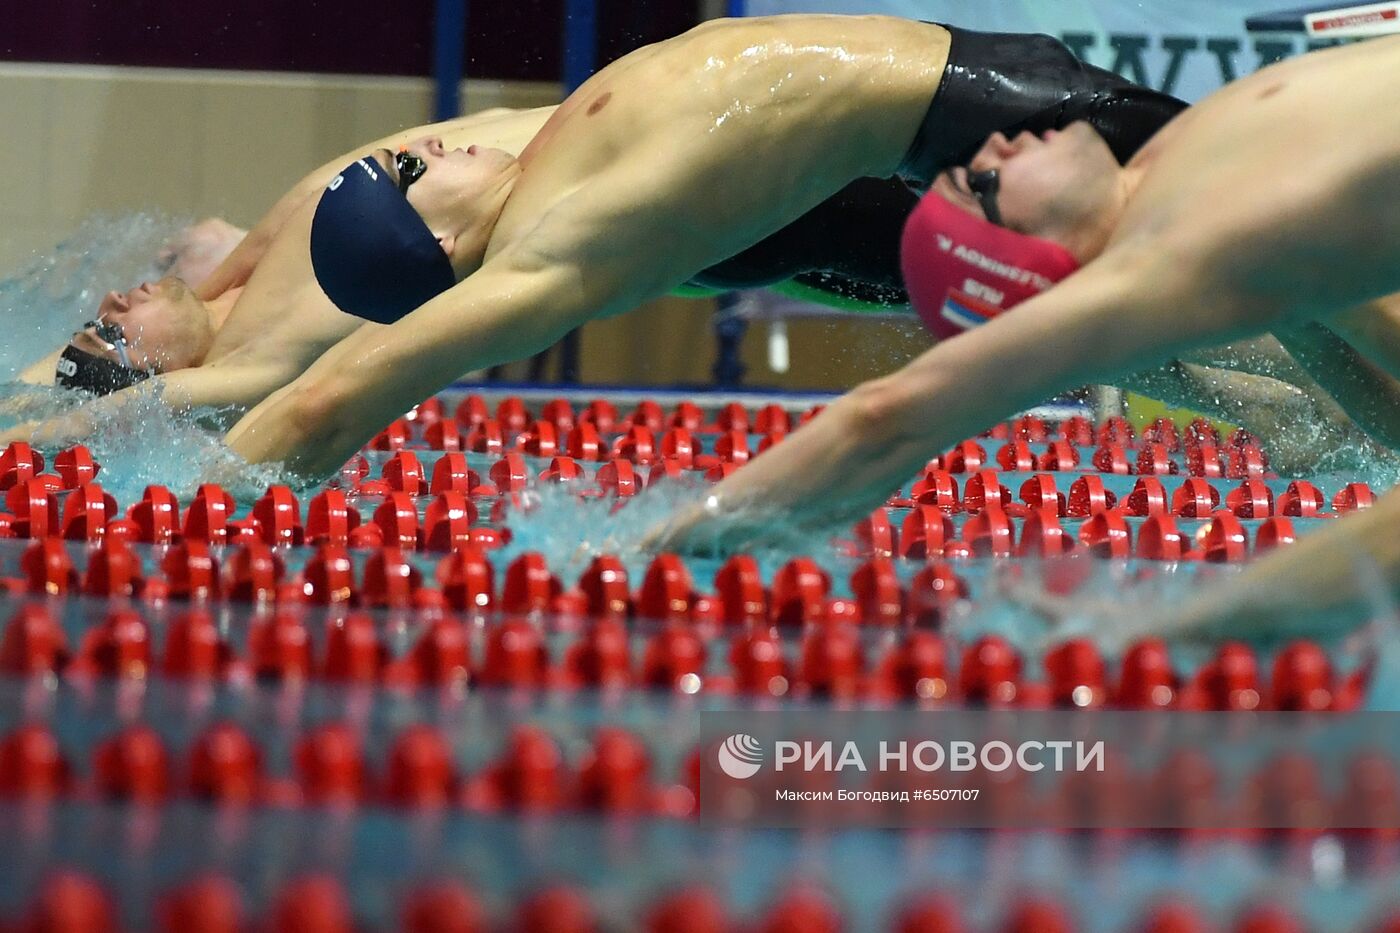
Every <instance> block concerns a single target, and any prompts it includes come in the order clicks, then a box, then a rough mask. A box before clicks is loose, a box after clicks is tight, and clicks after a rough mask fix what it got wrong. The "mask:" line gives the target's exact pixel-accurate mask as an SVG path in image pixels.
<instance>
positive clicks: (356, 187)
mask: <svg viewBox="0 0 1400 933" xmlns="http://www.w3.org/2000/svg"><path fill="white" fill-rule="evenodd" d="M311 267H312V269H314V270H315V272H316V281H318V282H320V283H321V288H322V289H323V290H324V291H325V293H326V295H327V296H329V297H330V299H331V301H333V302H334V303H335V306H336V307H337V308H339V309H340V310H342V311H344V312H346V313H347V314H353V315H355V316H356V317H362V318H364V319H366V320H369V321H377V322H378V323H380V324H392V323H393V322H394V321H397V320H398V319H399V318H401V317H403V316H404V315H406V314H408V313H409V312H410V311H412V310H414V309H415V308H417V307H418V306H419V305H421V304H423V303H424V302H426V301H428V300H429V299H430V298H433V297H435V296H437V295H440V294H442V293H443V292H445V291H447V290H448V289H449V288H451V287H452V286H453V285H456V284H457V276H456V275H455V274H453V272H452V263H451V262H449V261H448V259H447V254H446V253H445V252H443V249H442V246H441V244H439V243H438V241H437V237H435V236H433V233H432V231H431V230H429V229H428V225H427V224H425V223H423V218H421V217H419V216H418V212H417V211H415V210H414V209H413V207H412V206H411V205H410V204H409V203H408V199H407V198H405V197H404V196H403V195H402V194H400V193H399V189H398V187H397V186H396V185H395V184H394V181H393V179H392V178H391V177H390V176H389V173H388V172H387V171H385V170H384V169H383V168H382V167H381V166H380V165H379V164H378V163H377V162H375V161H374V160H373V159H371V158H370V157H368V156H366V157H365V158H363V159H358V160H356V161H355V162H352V163H351V164H350V165H348V166H346V168H345V170H344V171H342V172H341V173H340V174H339V175H337V176H336V177H335V180H334V181H332V182H331V183H330V185H328V186H327V187H326V190H325V192H324V193H323V194H322V195H321V202H320V203H319V204H318V205H317V206H316V216H315V217H314V218H313V219H312V221H311Z"/></svg>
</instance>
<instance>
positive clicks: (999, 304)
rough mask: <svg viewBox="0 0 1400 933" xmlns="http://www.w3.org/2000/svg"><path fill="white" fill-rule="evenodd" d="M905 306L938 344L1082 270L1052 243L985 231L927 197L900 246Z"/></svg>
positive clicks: (980, 223)
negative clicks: (936, 339) (932, 334)
mask: <svg viewBox="0 0 1400 933" xmlns="http://www.w3.org/2000/svg"><path fill="white" fill-rule="evenodd" d="M900 265H901V268H902V270H903V273H904V285H905V288H906V289H907V290H908V292H909V300H910V302H911V303H912V304H913V305H914V310H915V311H917V312H918V313H919V318H920V319H921V320H922V321H923V322H924V325H925V326H926V327H928V329H929V330H930V331H932V332H933V333H934V335H935V336H936V337H938V339H940V340H944V339H947V338H948V337H954V336H957V335H958V334H960V333H962V332H963V331H966V330H970V329H971V328H973V327H976V326H977V325H979V324H985V323H986V322H987V321H989V320H991V319H992V318H994V317H996V316H997V315H999V314H1002V313H1004V312H1006V311H1009V310H1011V309H1012V308H1014V307H1016V305H1018V304H1020V303H1021V302H1023V301H1026V300H1028V299H1030V298H1034V297H1035V296H1036V295H1039V294H1040V293H1041V292H1043V291H1045V290H1046V289H1048V288H1050V287H1051V286H1052V285H1054V284H1055V283H1056V282H1058V281H1060V280H1061V279H1064V278H1067V277H1068V276H1069V275H1070V274H1071V273H1073V272H1074V271H1075V270H1076V269H1078V268H1079V262H1078V260H1076V259H1075V258H1074V256H1073V255H1072V254H1071V253H1070V252H1069V250H1067V249H1065V248H1064V247H1063V246H1060V245H1059V244H1058V243H1053V242H1051V241H1050V240H1043V239H1040V238H1039V237H1033V236H1027V235H1026V234H1024V233H1017V232H1016V231H1014V230H1008V229H1006V228H1005V227H998V226H996V225H995V224H991V223H988V222H987V221H985V220H983V219H982V218H981V217H977V216H974V215H973V214H970V213H968V212H967V211H965V210H963V209H962V208H960V207H957V206H955V205H953V204H951V203H949V202H948V201H947V200H946V199H944V198H943V196H942V195H940V194H938V193H937V192H933V191H930V192H929V193H928V194H926V195H925V196H924V198H923V200H922V201H920V202H919V205H918V206H917V207H916V208H914V211H913V213H911V214H910V215H909V219H908V221H906V222H905V225H904V236H903V239H902V241H901V244H900Z"/></svg>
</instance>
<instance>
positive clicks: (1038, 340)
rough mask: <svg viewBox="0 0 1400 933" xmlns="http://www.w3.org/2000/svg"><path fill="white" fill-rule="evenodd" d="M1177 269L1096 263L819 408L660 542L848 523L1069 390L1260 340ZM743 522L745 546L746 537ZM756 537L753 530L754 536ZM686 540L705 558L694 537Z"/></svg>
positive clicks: (1114, 257) (1245, 318)
mask: <svg viewBox="0 0 1400 933" xmlns="http://www.w3.org/2000/svg"><path fill="white" fill-rule="evenodd" d="M1184 263H1185V260H1184V259H1182V257H1180V256H1175V257H1172V256H1170V253H1169V252H1168V251H1163V250H1160V249H1159V250H1145V249H1144V250H1135V249H1129V248H1119V249H1117V250H1114V251H1113V252H1110V253H1105V254H1104V255H1103V256H1102V257H1100V259H1098V260H1097V261H1095V263H1094V264H1093V265H1092V266H1090V267H1086V268H1085V269H1084V270H1082V271H1081V272H1079V273H1078V274H1076V275H1074V276H1071V277H1070V278H1069V279H1066V280H1065V281H1064V282H1062V283H1060V284H1059V285H1058V286H1056V287H1055V288H1054V289H1052V290H1051V291H1049V292H1047V293H1045V294H1043V295H1041V296H1038V297H1037V298H1034V299H1032V300H1031V301H1029V302H1027V303H1026V304H1025V305H1024V306H1023V307H1021V308H1017V309H1016V312H1015V313H1014V314H1006V315H1002V316H1000V317H997V318H995V319H994V320H992V321H990V322H988V323H987V324H985V325H983V326H981V327H978V328H976V329H974V330H972V331H969V332H967V333H965V334H961V335H959V336H958V337H956V338H954V339H952V340H947V341H944V342H942V343H940V344H938V345H937V346H935V347H933V348H932V349H930V350H929V351H927V352H926V353H924V354H923V355H922V356H920V357H918V358H917V359H915V360H914V361H913V362H911V363H910V364H909V365H907V366H905V367H904V369H902V370H900V371H899V372H896V373H894V374H893V375H890V376H887V377H884V378H881V379H877V380H874V381H872V382H868V383H866V384H864V385H862V386H859V387H858V388H856V389H855V390H854V391H852V392H851V393H849V394H848V395H846V396H845V397H843V398H841V399H840V400H838V401H837V402H835V403H833V404H832V405H830V406H828V407H827V409H826V410H825V411H824V412H822V414H821V415H820V416H818V417H817V418H814V419H813V420H812V421H811V422H809V423H808V424H807V425H805V426H803V427H802V428H801V429H800V430H798V431H796V432H795V433H793V434H792V435H791V436H790V437H789V438H788V439H787V440H785V441H784V442H783V443H781V444H779V445H777V446H776V447H774V448H773V449H772V450H770V451H768V452H766V453H764V454H763V455H762V456H760V457H757V458H756V459H755V460H753V461H752V462H751V463H749V464H748V465H746V466H745V467H744V469H742V470H739V471H737V472H736V473H734V474H733V475H732V476H730V477H729V478H728V479H726V480H724V481H723V482H721V483H720V484H719V485H717V486H716V487H715V489H714V493H713V498H712V499H711V500H710V502H709V503H708V504H707V507H706V509H705V511H703V512H696V513H692V514H690V515H688V516H683V517H682V518H681V519H680V520H679V523H678V526H677V528H676V529H674V533H673V534H671V535H662V539H663V541H664V540H665V539H667V538H668V537H669V538H671V539H673V543H679V542H681V541H690V540H692V539H691V536H690V528H691V526H692V525H696V524H698V523H700V522H703V521H704V520H705V519H706V518H707V517H708V516H707V513H709V514H710V515H713V513H719V517H720V518H721V523H722V524H723V523H724V522H728V521H738V520H739V519H740V514H741V513H746V514H747V515H748V516H752V515H754V514H759V515H762V514H763V513H773V512H782V513H783V514H784V515H785V517H789V518H792V519H795V520H796V521H798V522H813V523H816V522H820V523H822V524H827V523H830V522H836V521H840V522H844V521H847V520H849V519H854V518H856V517H859V516H861V515H864V514H865V513H867V512H868V511H869V510H870V509H872V508H874V507H875V506H877V505H879V504H880V503H881V502H882V501H884V499H885V498H886V497H887V496H888V495H889V493H890V491H891V490H893V489H895V488H896V487H897V486H898V485H899V484H900V483H902V482H904V481H905V480H907V479H908V478H909V477H910V476H912V475H914V474H915V473H916V472H917V470H918V469H919V467H921V466H922V465H923V464H924V463H925V462H926V461H927V460H928V458H929V457H931V456H933V455H934V454H937V453H939V452H940V451H942V450H945V449H947V448H948V447H949V446H951V445H952V444H954V443H956V442H957V441H959V440H962V439H963V438H964V437H967V436H969V435H971V434H973V433H974V432H976V431H980V430H982V429H983V428H984V427H986V426H987V425H988V424H991V423H992V422H994V421H996V420H998V419H1000V418H1003V417H1006V416H1008V415H1010V414H1012V413H1014V412H1016V411H1019V410H1022V409H1024V408H1027V407H1030V406H1032V405H1034V404H1037V403H1039V402H1040V401H1042V400H1043V399H1045V398H1046V397H1048V396H1050V395H1052V394H1054V393H1055V392H1057V391H1060V390H1062V389H1064V388H1065V387H1067V386H1075V385H1084V384H1086V383H1100V382H1107V383H1113V382H1115V381H1116V380H1117V379H1118V378H1119V377H1121V376H1123V375H1125V374H1126V373H1129V372H1134V371H1137V370H1139V369H1141V368H1143V367H1144V366H1148V365H1153V364H1160V363H1162V362H1164V361H1165V360H1167V359H1169V358H1171V357H1174V356H1175V355H1176V354H1177V353H1178V352H1179V351H1181V350H1183V349H1186V348H1187V347H1189V346H1191V345H1196V344H1201V343H1206V342H1209V341H1218V340H1222V339H1223V340H1228V339H1233V338H1235V337H1239V336H1246V335H1248V334H1250V333H1258V332H1260V331H1262V330H1263V329H1264V328H1265V327H1266V326H1267V324H1268V321H1267V316H1266V315H1264V314H1261V313H1259V312H1257V311H1256V312H1253V313H1249V309H1251V308H1252V307H1257V306H1256V305H1251V303H1249V302H1244V301H1240V302H1236V303H1234V304H1233V305H1232V307H1234V308H1235V311H1236V314H1237V315H1238V317H1237V318H1236V319H1235V320H1234V321H1233V322H1231V323H1224V322H1222V316H1221V315H1220V314H1218V313H1214V314H1212V313H1210V312H1208V311H1206V310H1204V309H1200V308H1199V303H1198V302H1193V299H1194V298H1195V297H1196V292H1195V289H1196V287H1198V286H1199V285H1200V281H1201V279H1200V277H1199V276H1196V277H1193V276H1192V275H1190V274H1189V273H1183V271H1182V266H1183V264H1184ZM1202 275H1204V273H1202ZM1193 279H1194V281H1193ZM1222 293H1223V292H1216V294H1222ZM1187 309H1190V310H1187ZM1127 320H1131V322H1132V323H1131V326H1129V325H1128V324H1127V323H1126V321H1127ZM743 521H744V523H745V524H744V527H743V528H741V529H740V531H741V533H742V531H743V530H746V529H748V528H749V527H750V525H749V518H744V519H743ZM762 524H763V521H762V519H761V518H760V519H758V520H757V521H754V522H753V523H752V525H753V528H754V529H755V530H756V529H757V528H761V526H762ZM709 530H711V531H715V530H721V529H715V528H711V529H709ZM693 540H694V543H695V544H696V545H702V544H703V541H701V540H700V539H699V536H698V535H697V536H696V538H695V539H693Z"/></svg>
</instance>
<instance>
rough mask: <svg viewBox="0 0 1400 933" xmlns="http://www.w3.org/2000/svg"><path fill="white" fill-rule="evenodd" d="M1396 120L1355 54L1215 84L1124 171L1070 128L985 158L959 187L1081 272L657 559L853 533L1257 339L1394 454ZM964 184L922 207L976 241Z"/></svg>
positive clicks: (1386, 81)
mask: <svg viewBox="0 0 1400 933" xmlns="http://www.w3.org/2000/svg"><path fill="white" fill-rule="evenodd" d="M1396 100H1400V37H1392V38H1383V39H1373V40H1370V41H1368V42H1364V43H1360V44H1357V45H1351V46H1343V47H1340V48H1334V49H1327V50H1323V51H1319V52H1313V53H1310V54H1308V55H1304V56H1301V57H1299V58H1295V59H1290V60H1288V61H1285V62H1283V63H1280V64H1277V65H1273V66H1271V67H1269V68H1266V69H1264V70H1261V71H1259V72H1257V73H1255V74H1253V75H1250V76H1249V77H1246V78H1242V79H1240V80H1239V81H1237V82H1235V83H1233V84H1230V85H1227V86H1226V87H1225V88H1223V89H1222V90H1220V91H1219V92H1217V93H1216V94H1214V95H1212V96H1211V97H1209V98H1207V99H1206V100H1204V101H1202V102H1201V103H1199V104H1197V105H1196V106H1195V107H1193V108H1192V109H1191V110H1190V111H1189V112H1188V113H1187V114H1185V115H1183V117H1182V118H1181V119H1180V120H1177V121H1174V122H1173V123H1172V124H1170V125H1169V126H1167V127H1166V128H1165V129H1163V130H1162V131H1161V132H1160V133H1159V134H1158V135H1157V136H1156V137H1154V138H1153V139H1152V140H1151V141H1150V142H1149V143H1148V144H1147V146H1145V147H1144V148H1143V149H1142V150H1141V151H1140V152H1139V153H1138V154H1137V155H1136V156H1135V157H1134V158H1133V159H1132V160H1130V161H1129V163H1128V165H1127V166H1126V167H1122V168H1120V167H1119V166H1118V164H1117V162H1116V160H1115V158H1114V156H1113V153H1112V152H1111V151H1110V150H1109V148H1108V147H1107V146H1106V145H1105V143H1104V141H1103V140H1102V139H1101V138H1099V137H1098V136H1097V135H1096V134H1094V133H1092V132H1089V131H1088V130H1087V129H1086V130H1080V131H1074V132H1065V133H1061V134H1058V135H1056V136H1054V137H1053V138H1046V139H1040V138H1026V139H1022V140H1020V141H1019V142H1018V143H1016V144H1015V145H1013V146H1011V147H1010V148H1009V149H1002V148H1001V147H999V146H995V145H989V146H988V147H987V148H985V149H983V150H982V151H980V152H979V153H978V154H977V155H976V156H975V157H974V158H973V160H972V161H971V163H970V164H969V166H968V169H969V170H970V171H971V172H976V173H988V172H993V171H994V172H996V173H997V176H998V178H999V182H1000V184H999V187H998V190H997V191H996V192H995V194H994V195H992V197H994V198H995V214H996V217H997V218H999V219H1000V221H1001V223H1002V224H1004V225H1006V227H1009V228H1011V229H1013V230H1014V231H1015V232H1017V233H1019V234H1022V235H1033V236H1037V237H1050V238H1054V239H1055V240H1056V241H1057V242H1059V243H1061V244H1062V245H1063V244H1066V243H1077V244H1079V246H1078V247H1077V248H1078V249H1079V250H1081V259H1082V262H1083V268H1081V269H1080V270H1079V271H1078V272H1076V273H1075V274H1074V275H1072V276H1070V277H1069V278H1067V279H1065V280H1064V281H1063V282H1061V283H1059V284H1058V285H1056V286H1055V287H1053V288H1051V289H1049V290H1047V291H1045V292H1044V293H1042V294H1039V295H1038V296H1035V297H1032V298H1030V299H1029V300H1028V301H1026V302H1024V303H1023V304H1021V305H1019V306H1018V307H1016V308H1015V309H1014V310H1012V311H1010V312H1009V313H1005V314H1000V315H996V316H993V317H992V318H991V319H990V320H988V321H987V323H985V324H982V325H981V326H977V327H974V328H972V329H970V330H968V331H967V332H965V333H962V334H960V335H958V336H956V337H955V338H954V339H951V340H945V341H943V342H941V343H939V344H938V345H937V346H935V347H934V348H933V349H931V350H929V351H928V352H926V353H925V354H923V355H922V356H921V357H919V358H918V359H916V360H914V361H913V362H912V363H910V364H909V365H908V366H906V367H905V368H904V369H902V370H901V371H899V372H897V373H894V374H893V375H891V376H888V377H884V378H882V379H878V380H874V381H872V382H870V383H867V384H865V385H863V386H860V387H858V388H857V389H855V390H854V391H853V392H851V393H849V394H848V395H846V396H845V397H844V398H843V399H841V400H839V401H838V402H836V403H834V404H832V405H830V406H828V407H827V408H826V410H825V411H824V412H823V413H822V414H821V415H820V416H818V417H817V418H814V419H813V420H812V421H810V422H809V423H808V424H807V425H805V426H803V428H802V430H800V431H797V432H796V433H794V434H793V435H792V436H791V437H789V438H788V439H787V440H786V441H784V442H783V443H782V444H780V445H778V446H777V447H776V448H774V449H773V450H772V451H770V452H768V453H766V454H764V456H763V457H760V458H758V460H756V461H755V462H754V463H753V464H751V465H749V466H746V467H745V468H744V469H743V470H740V471H738V472H737V473H735V474H734V475H733V476H731V477H729V478H728V479H726V480H724V481H723V482H722V483H720V484H719V485H718V486H716V487H715V490H714V493H713V495H712V497H711V498H710V500H709V502H708V503H707V507H706V508H705V509H704V510H702V511H700V512H697V513H694V514H691V515H689V516H686V517H684V518H682V519H681V520H680V521H679V522H678V523H677V526H676V528H675V529H673V530H671V531H669V532H663V533H661V534H659V535H658V536H657V539H656V540H657V542H658V543H662V544H665V543H669V544H672V545H675V544H678V543H682V542H684V541H686V540H695V541H704V540H713V534H714V533H719V532H727V533H731V534H732V533H735V531H736V529H735V528H734V525H736V524H737V522H738V521H743V523H744V525H745V526H746V531H748V532H752V531H757V530H759V527H758V525H757V524H755V522H761V521H763V520H764V519H763V517H762V514H761V513H762V512H766V511H768V510H780V511H781V512H782V513H783V514H785V515H786V516H787V517H789V518H790V519H793V520H796V521H798V522H802V521H817V520H819V519H820V520H823V521H826V520H833V521H835V520H840V519H842V518H848V517H850V516H856V515H863V514H866V513H867V512H868V510H869V509H870V508H872V507H873V506H875V505H878V504H879V502H881V501H883V499H884V498H885V496H886V495H887V494H888V491H889V489H890V488H892V487H893V486H895V485H897V484H898V483H899V482H902V481H903V480H905V479H907V478H908V477H909V476H910V475H912V474H914V473H915V471H916V470H917V468H918V467H919V466H921V465H922V464H924V463H925V462H926V461H927V459H928V458H929V456H931V455H933V454H935V453H938V452H939V451H941V450H944V449H946V448H947V447H949V446H950V445H952V444H953V443H956V442H957V441H958V440H960V439H961V438H963V437H966V436H968V435H969V434H971V433H973V432H975V431H978V430H981V429H983V428H984V427H986V425H988V424H992V423H994V422H995V421H997V420H998V419H1000V418H1004V417H1006V416H1008V415H1010V414H1012V413H1014V412H1015V411H1017V410H1018V409H1022V408H1024V407H1027V406H1029V405H1033V404H1035V403H1037V402H1039V401H1040V400H1042V399H1044V398H1046V397H1048V396H1050V395H1052V394H1054V393H1055V392H1058V391H1062V390H1064V389H1067V388H1070V387H1073V386H1078V385H1083V384H1085V383H1092V382H1099V381H1105V380H1110V381H1111V380H1114V379H1117V378H1119V377H1121V376H1123V375H1124V374H1128V373H1132V372H1134V371H1136V370H1139V369H1141V368H1143V367H1146V366H1151V365H1158V364H1160V363H1162V362H1163V361H1165V360H1168V359H1170V358H1172V357H1174V356H1177V355H1179V354H1180V353H1182V352H1184V351H1188V350H1190V349H1193V348H1196V347H1200V346H1206V345H1210V344H1213V343H1219V342H1222V341H1225V340H1231V339H1238V338H1240V337H1246V336H1250V335H1254V334H1259V333H1263V332H1266V331H1268V332H1272V333H1274V334H1276V335H1277V336H1279V338H1280V339H1281V340H1282V342H1283V344H1284V345H1285V346H1286V347H1288V348H1289V349H1290V350H1291V351H1293V352H1294V355H1295V357H1296V358H1297V359H1298V360H1299V361H1300V362H1302V363H1304V365H1306V366H1307V367H1308V368H1309V370H1310V371H1311V373H1312V374H1313V375H1314V376H1315V377H1316V378H1317V379H1318V381H1319V382H1320V383H1321V384H1322V385H1323V387H1324V388H1326V389H1327V390H1328V391H1329V392H1331V393H1332V394H1333V395H1334V396H1335V398H1336V399H1337V401H1338V402H1339V403H1341V404H1342V405H1343V406H1344V407H1346V408H1347V409H1348V410H1349V411H1350V412H1352V413H1353V415H1354V417H1356V418H1357V420H1358V421H1359V422H1360V423H1361V424H1362V425H1363V426H1364V427H1366V429H1367V431H1368V433H1370V434H1371V436H1372V437H1374V438H1375V439H1376V440H1377V441H1379V442H1380V443H1382V444H1383V445H1384V446H1386V447H1389V448H1391V449H1400V295H1397V294H1396V293H1397V292H1400V120H1396V119H1384V120H1382V119H1377V114H1380V113H1387V114H1389V113H1391V112H1392V111H1393V109H1394V108H1393V104H1394V102H1395V101H1396ZM1319 140H1322V141H1326V142H1325V143H1319ZM1066 177H1073V178H1081V177H1088V178H1090V179H1093V182H1092V183H1091V184H1084V185H1072V186H1067V185H1065V184H1064V179H1065V178H1066ZM967 180H968V173H967V172H965V171H963V170H959V171H958V172H956V173H953V175H952V176H945V177H944V179H942V180H940V182H939V184H938V186H937V187H936V189H935V193H933V194H930V195H929V201H928V204H929V209H930V211H933V212H938V211H946V204H948V203H952V204H954V205H956V206H958V207H959V208H960V209H961V210H962V211H963V212H965V214H966V215H967V216H968V217H970V218H974V219H976V220H977V222H978V223H981V224H984V225H988V226H989V229H990V218H991V216H992V212H991V211H989V210H987V205H986V204H985V203H983V202H985V201H987V200H988V198H987V196H986V195H985V193H984V195H983V197H979V196H978V192H977V191H975V190H969V189H968V188H967V187H966V182H967ZM935 198H936V199H939V200H938V201H935V200H934V199H935ZM940 201H941V202H942V203H941V204H940ZM923 210H924V207H923V205H921V206H920V208H919V211H918V212H916V214H915V215H914V217H915V218H919V217H921V216H922V214H921V212H922V211H923ZM976 225H977V224H975V223H974V224H973V226H976ZM914 226H916V224H915V222H914V219H911V228H912V227H914ZM906 245H907V246H908V245H911V244H906ZM913 247H914V248H915V249H918V250H935V251H936V250H938V248H939V246H938V244H937V243H934V242H929V243H920V244H913ZM917 258H918V259H919V260H920V262H922V261H923V260H924V259H926V257H925V256H923V255H922V254H920V255H918V256H917ZM1396 495H1397V492H1391V493H1389V496H1390V497H1392V498H1393V497H1395V496H1396ZM756 512H757V513H759V514H757V515H755V513H756ZM741 516H742V518H741ZM1343 521H1344V522H1345V521H1347V520H1346V519H1344V520H1343ZM1388 533H1390V534H1391V536H1392V540H1394V530H1393V528H1390V529H1389V531H1388Z"/></svg>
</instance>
